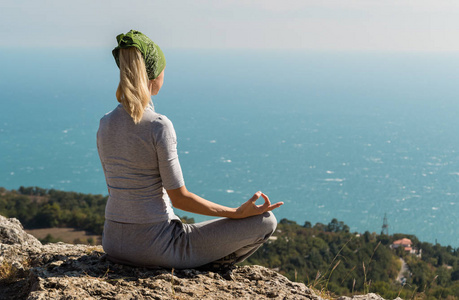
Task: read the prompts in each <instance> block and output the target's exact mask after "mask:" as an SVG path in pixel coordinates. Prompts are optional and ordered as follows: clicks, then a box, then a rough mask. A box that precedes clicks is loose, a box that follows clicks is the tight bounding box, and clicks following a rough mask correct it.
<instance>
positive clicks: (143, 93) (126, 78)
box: [116, 47, 153, 124]
mask: <svg viewBox="0 0 459 300" xmlns="http://www.w3.org/2000/svg"><path fill="white" fill-rule="evenodd" d="M119 51H120V52H119V61H120V83H119V85H118V89H117V90H116V98H117V99H118V102H119V103H121V104H122V105H123V107H124V109H125V110H126V111H127V112H128V113H129V114H130V115H131V117H132V119H133V120H134V123H135V124H138V123H139V122H140V119H142V116H143V112H144V111H145V108H146V107H147V106H148V105H151V106H153V103H152V102H151V94H150V90H149V88H148V75H147V70H146V68H145V61H144V59H143V56H142V54H141V53H140V51H139V50H138V49H137V48H135V47H129V48H125V49H120V50H119Z"/></svg>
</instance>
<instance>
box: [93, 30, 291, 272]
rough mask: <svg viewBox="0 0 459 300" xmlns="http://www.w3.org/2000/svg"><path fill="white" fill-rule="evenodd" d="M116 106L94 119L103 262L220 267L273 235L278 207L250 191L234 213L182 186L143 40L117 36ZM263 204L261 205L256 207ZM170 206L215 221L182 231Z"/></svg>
mask: <svg viewBox="0 0 459 300" xmlns="http://www.w3.org/2000/svg"><path fill="white" fill-rule="evenodd" d="M117 42H118V46H117V47H116V48H115V49H114V50H113V56H114V57H115V61H116V63H117V65H118V67H119V69H120V83H119V86H118V89H117V91H116V98H117V99H118V102H119V103H120V104H119V105H118V106H117V107H116V108H115V109H114V110H113V111H111V112H109V113H107V114H106V115H105V116H104V117H103V118H102V119H101V120H100V126H99V130H98V132H97V148H98V151H99V156H100V161H101V163H102V167H103V169H104V174H105V179H106V182H107V187H108V193H109V197H108V201H107V206H106V209H105V225H104V234H103V239H102V245H103V247H104V250H105V252H106V253H107V256H108V258H109V259H110V260H112V261H114V262H118V263H124V264H130V265H136V266H147V267H149V266H150V267H153V266H159V267H166V268H178V269H183V268H194V267H200V266H214V267H216V268H219V267H227V266H231V265H232V264H234V263H238V262H241V261H243V260H244V259H246V258H247V257H248V256H250V255H251V254H252V253H254V252H255V251H256V250H257V249H258V247H260V246H261V245H262V244H263V243H264V242H265V241H266V240H267V239H268V238H269V237H270V236H271V234H272V233H273V232H274V230H275V228H276V225H277V223H276V219H275V217H274V215H273V213H272V212H271V211H272V210H273V209H275V208H277V207H279V206H281V205H282V204H283V203H282V202H278V203H276V204H271V203H270V201H269V199H268V196H266V195H265V194H263V193H262V192H256V193H255V194H254V195H253V197H252V198H251V199H249V200H248V201H247V202H245V203H243V204H242V205H241V206H239V207H237V208H231V207H226V206H223V205H219V204H216V203H214V202H211V201H208V200H206V199H203V198H201V197H199V196H197V195H195V194H193V193H191V192H189V191H188V190H187V189H186V187H185V182H184V179H183V175H182V170H181V168H180V164H179V160H178V156H177V139H176V135H175V130H174V127H173V126H172V123H171V121H170V120H169V119H168V118H167V117H165V116H163V115H160V114H158V113H156V112H155V111H154V109H153V105H152V103H151V96H153V95H156V94H158V92H159V90H160V89H161V87H162V85H163V81H164V68H165V66H166V61H165V58H164V54H163V52H162V51H161V49H160V48H159V47H158V45H156V44H155V43H153V42H152V41H151V40H150V39H149V38H148V37H147V36H145V35H144V34H142V33H140V32H138V31H133V30H131V31H129V32H128V33H127V34H120V35H119V36H117ZM260 197H262V199H263V200H264V203H263V204H261V205H257V204H256V201H257V199H258V198H260ZM171 203H172V206H174V207H176V208H178V209H182V210H185V211H189V212H192V213H197V214H203V215H207V216H216V217H221V218H218V219H215V220H211V221H207V222H202V223H196V224H183V223H182V222H181V221H180V219H179V218H178V217H177V216H176V215H175V214H174V212H173V210H172V207H171Z"/></svg>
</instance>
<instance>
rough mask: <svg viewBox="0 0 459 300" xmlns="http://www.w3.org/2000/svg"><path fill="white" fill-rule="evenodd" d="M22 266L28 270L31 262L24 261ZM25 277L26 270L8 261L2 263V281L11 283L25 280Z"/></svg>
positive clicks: (0, 269) (0, 273)
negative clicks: (21, 279)
mask: <svg viewBox="0 0 459 300" xmlns="http://www.w3.org/2000/svg"><path fill="white" fill-rule="evenodd" d="M22 266H23V267H24V269H27V268H28V267H29V262H28V261H26V260H24V261H23V262H22ZM24 275H25V274H24V270H20V269H18V268H16V267H15V266H14V265H13V264H12V263H10V262H7V261H6V260H4V261H2V263H1V264H0V281H3V282H6V283H11V282H15V281H17V280H18V279H20V278H23V277H24Z"/></svg>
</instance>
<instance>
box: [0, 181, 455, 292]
mask: <svg viewBox="0 0 459 300" xmlns="http://www.w3.org/2000/svg"><path fill="white" fill-rule="evenodd" d="M106 201H107V197H106V196H102V195H91V194H82V193H75V192H63V191H58V190H54V189H50V190H46V189H42V188H39V187H27V188H26V187H20V188H19V189H18V190H17V191H15V190H12V191H8V190H6V189H4V188H0V215H3V216H6V217H14V218H18V219H19V220H20V221H21V223H22V224H23V225H24V227H25V228H27V229H35V228H48V227H73V228H76V229H80V230H86V231H88V232H91V233H93V234H99V235H100V234H102V230H103V223H104V210H105V203H106ZM182 220H183V221H184V222H187V223H193V222H194V220H193V219H192V218H186V217H183V218H182ZM405 237H406V238H409V239H411V241H412V242H413V247H414V248H416V249H421V250H422V257H421V258H419V257H417V256H415V255H411V254H407V253H405V251H403V249H401V248H398V249H396V250H392V249H390V245H391V244H392V242H393V241H395V240H397V239H401V238H405ZM52 241H53V238H52V237H49V238H48V242H52ZM400 257H402V258H403V259H404V260H405V261H406V263H407V264H408V266H409V270H410V271H409V274H404V276H405V277H406V284H405V285H403V286H402V285H401V284H400V283H398V282H397V281H396V278H397V275H398V273H399V271H400V268H401V263H400V259H399V258H400ZM246 264H259V265H262V266H266V267H269V268H273V269H275V270H277V271H278V272H280V273H281V274H284V275H285V276H287V277H288V278H289V279H291V280H294V281H299V282H304V283H306V284H307V285H309V286H312V287H314V288H316V289H318V290H323V291H325V292H331V293H335V294H337V295H345V294H349V295H350V294H353V293H367V292H375V293H378V294H380V295H381V296H383V297H384V298H388V299H393V298H396V297H397V296H400V297H402V298H403V299H413V298H416V299H459V249H454V248H452V247H451V246H447V247H444V246H441V245H438V244H437V245H432V244H430V243H425V242H420V241H419V240H418V239H417V238H416V237H415V236H413V235H406V234H394V235H392V236H386V235H377V234H375V233H370V232H365V233H364V234H357V233H351V232H349V227H348V226H347V225H346V224H344V223H343V222H340V221H338V220H337V219H333V220H331V222H330V223H328V224H321V223H317V224H315V225H314V226H312V224H311V223H310V222H305V223H304V225H299V224H297V223H296V222H294V221H290V220H287V219H283V220H281V221H280V222H279V225H278V228H277V231H276V232H275V233H274V235H273V238H272V239H271V240H270V241H269V242H268V243H266V244H264V245H263V246H262V247H261V248H260V249H259V250H258V251H257V252H255V254H254V255H252V256H251V257H250V258H249V259H248V260H247V261H246Z"/></svg>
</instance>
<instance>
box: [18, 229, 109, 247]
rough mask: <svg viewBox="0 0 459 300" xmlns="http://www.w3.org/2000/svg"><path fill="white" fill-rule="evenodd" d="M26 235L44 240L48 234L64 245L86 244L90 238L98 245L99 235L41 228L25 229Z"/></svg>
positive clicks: (99, 241) (82, 231) (72, 230)
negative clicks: (75, 242)
mask: <svg viewBox="0 0 459 300" xmlns="http://www.w3.org/2000/svg"><path fill="white" fill-rule="evenodd" d="M26 232H27V233H29V234H31V235H33V236H34V237H36V238H37V239H44V238H45V237H46V236H47V235H48V234H51V235H52V236H53V237H54V238H57V239H60V240H62V241H63V242H64V243H68V244H73V243H74V241H77V240H79V241H80V243H83V244H84V243H87V241H88V239H90V238H92V239H93V240H94V241H95V242H96V244H98V245H100V243H101V236H100V235H89V234H87V233H86V231H84V230H76V229H75V228H42V229H27V230H26Z"/></svg>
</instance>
